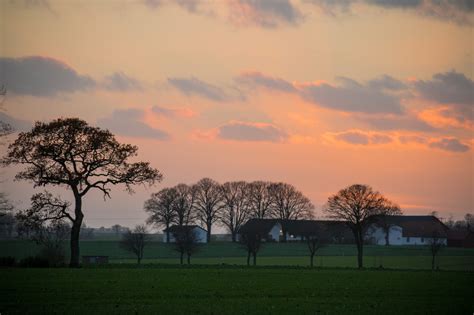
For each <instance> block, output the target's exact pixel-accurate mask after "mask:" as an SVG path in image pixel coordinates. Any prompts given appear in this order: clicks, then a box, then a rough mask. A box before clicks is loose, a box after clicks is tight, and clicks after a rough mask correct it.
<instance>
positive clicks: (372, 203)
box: [324, 184, 388, 268]
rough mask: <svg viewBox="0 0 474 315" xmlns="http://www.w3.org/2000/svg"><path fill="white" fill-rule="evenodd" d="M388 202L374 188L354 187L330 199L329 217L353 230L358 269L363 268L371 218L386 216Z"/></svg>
mask: <svg viewBox="0 0 474 315" xmlns="http://www.w3.org/2000/svg"><path fill="white" fill-rule="evenodd" d="M387 203H388V200H387V199H385V197H383V196H382V194H380V193H379V192H377V191H374V190H373V189H372V187H370V186H367V185H359V184H356V185H352V186H349V187H347V188H344V189H342V190H340V191H339V192H338V193H337V194H335V195H333V196H330V197H329V198H328V202H327V205H326V207H325V209H324V211H325V213H326V214H327V215H328V217H330V218H332V219H336V220H343V221H345V222H346V224H347V225H348V226H349V228H350V229H351V230H352V233H353V234H354V238H355V242H356V246H357V263H358V267H359V268H362V267H363V261H362V260H363V247H364V235H365V233H366V230H367V227H368V226H369V224H370V221H369V220H368V219H369V218H370V217H372V216H374V215H378V214H384V209H385V208H386V205H387Z"/></svg>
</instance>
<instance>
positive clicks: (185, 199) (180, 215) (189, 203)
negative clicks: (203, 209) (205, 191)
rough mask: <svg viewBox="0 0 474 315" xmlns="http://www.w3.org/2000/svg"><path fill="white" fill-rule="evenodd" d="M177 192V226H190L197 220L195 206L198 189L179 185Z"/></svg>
mask: <svg viewBox="0 0 474 315" xmlns="http://www.w3.org/2000/svg"><path fill="white" fill-rule="evenodd" d="M174 189H175V190H176V201H175V204H174V205H175V212H176V218H175V221H176V224H177V225H179V226H183V225H189V224H191V223H193V222H194V221H195V220H196V214H195V213H194V204H195V202H196V189H195V187H194V186H188V185H186V184H178V185H176V186H175V187H174Z"/></svg>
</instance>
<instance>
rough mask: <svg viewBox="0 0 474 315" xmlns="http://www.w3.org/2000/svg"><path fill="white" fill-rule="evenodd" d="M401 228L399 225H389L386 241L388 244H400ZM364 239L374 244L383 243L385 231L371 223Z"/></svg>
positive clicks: (401, 241) (401, 237)
mask: <svg viewBox="0 0 474 315" xmlns="http://www.w3.org/2000/svg"><path fill="white" fill-rule="evenodd" d="M402 232H403V231H402V228H401V227H399V226H391V227H390V229H389V236H388V242H389V244H390V245H402V243H403V240H402V239H403V236H402ZM366 239H367V240H369V241H371V242H372V243H374V244H376V245H385V231H384V230H383V229H382V228H381V227H378V226H376V225H372V226H371V227H370V228H369V229H368V231H367V234H366Z"/></svg>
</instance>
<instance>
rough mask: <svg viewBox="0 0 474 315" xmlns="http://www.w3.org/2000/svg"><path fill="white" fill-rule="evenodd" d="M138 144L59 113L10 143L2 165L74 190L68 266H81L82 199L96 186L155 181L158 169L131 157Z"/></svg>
mask: <svg viewBox="0 0 474 315" xmlns="http://www.w3.org/2000/svg"><path fill="white" fill-rule="evenodd" d="M137 150H138V148H137V147H136V146H133V145H130V144H121V143H119V142H118V141H117V140H116V139H115V136H114V135H113V134H112V133H111V132H110V131H108V130H104V129H100V128H98V127H92V126H89V125H88V124H87V122H85V121H83V120H81V119H78V118H59V119H56V120H53V121H51V122H49V123H43V122H37V123H36V124H35V126H34V127H33V129H32V130H31V131H29V132H22V133H20V134H19V135H18V138H17V139H16V140H15V141H14V142H13V143H12V144H10V145H9V148H8V152H7V155H6V156H5V158H4V159H3V160H2V162H3V165H4V166H10V165H17V164H18V165H22V166H24V169H23V170H22V171H20V172H19V173H18V174H17V175H16V179H18V180H27V181H30V182H32V183H33V184H34V186H35V187H36V186H60V187H65V188H67V189H69V190H70V191H71V192H72V194H73V196H74V211H73V212H72V213H71V214H69V215H68V216H66V217H67V219H68V220H69V221H70V222H71V224H72V228H71V243H70V245H71V260H70V266H71V267H77V266H79V255H80V250H79V235H80V230H81V225H82V221H83V219H84V212H83V209H82V203H83V199H84V197H85V196H86V194H87V193H89V192H90V191H92V190H98V191H100V192H102V193H103V195H104V199H105V198H107V197H109V198H110V192H111V186H113V185H118V184H123V185H124V186H125V189H126V191H128V192H129V193H133V189H132V186H133V185H135V184H148V185H153V184H155V183H156V182H158V181H160V180H161V178H162V175H161V174H160V172H159V171H158V170H156V169H154V168H152V167H150V165H149V163H146V162H130V159H131V158H134V157H135V156H136V155H137Z"/></svg>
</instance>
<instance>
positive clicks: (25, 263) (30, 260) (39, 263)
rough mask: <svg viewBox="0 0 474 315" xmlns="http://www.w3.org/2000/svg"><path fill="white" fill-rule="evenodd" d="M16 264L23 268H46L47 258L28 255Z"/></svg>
mask: <svg viewBox="0 0 474 315" xmlns="http://www.w3.org/2000/svg"><path fill="white" fill-rule="evenodd" d="M18 265H19V266H20V267H24V268H31V267H33V268H48V267H49V262H48V260H47V259H45V258H43V257H40V256H29V257H26V258H23V259H22V260H20V263H19V264H18Z"/></svg>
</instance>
